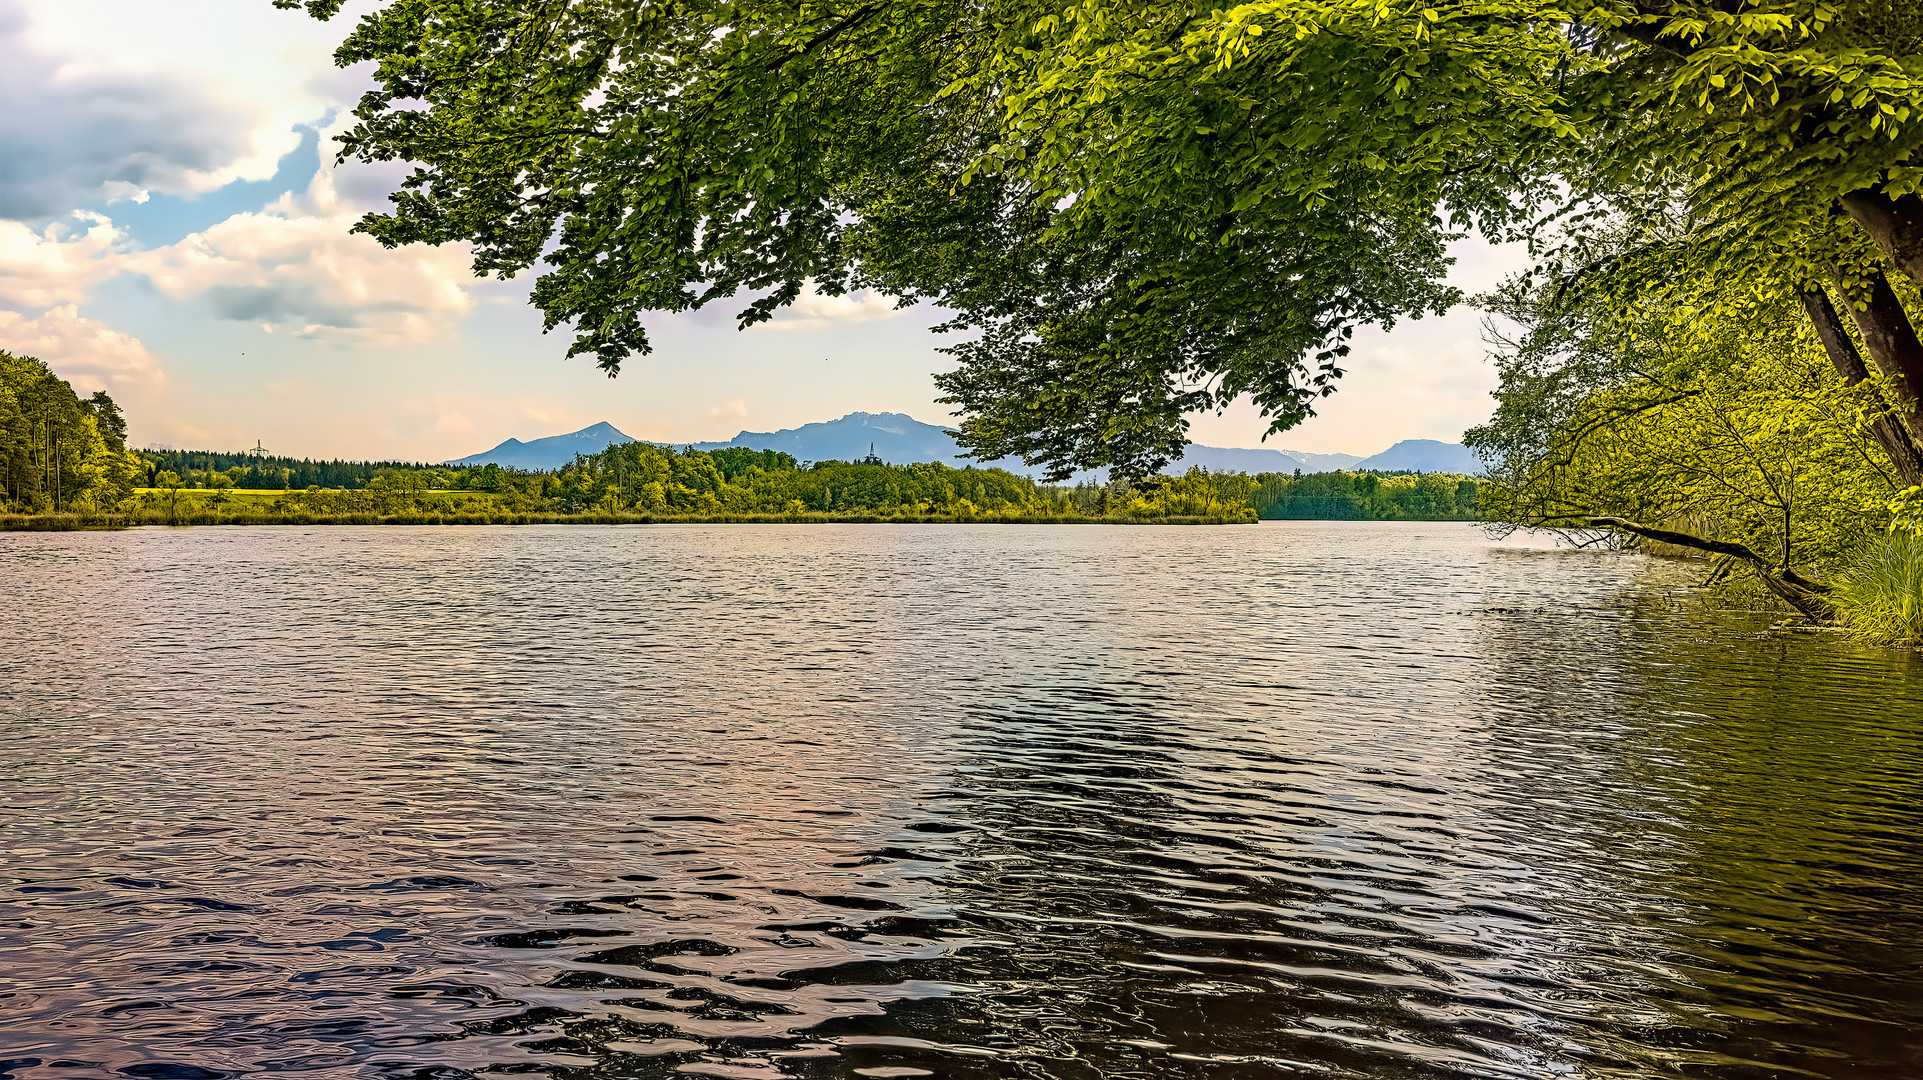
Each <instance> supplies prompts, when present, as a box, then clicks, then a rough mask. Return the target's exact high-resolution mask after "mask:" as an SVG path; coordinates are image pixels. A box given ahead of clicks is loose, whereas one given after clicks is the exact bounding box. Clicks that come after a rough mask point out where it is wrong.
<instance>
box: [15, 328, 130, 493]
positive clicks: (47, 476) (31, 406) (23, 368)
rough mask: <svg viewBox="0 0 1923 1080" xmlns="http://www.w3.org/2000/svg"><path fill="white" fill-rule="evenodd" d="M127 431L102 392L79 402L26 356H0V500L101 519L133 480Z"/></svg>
mask: <svg viewBox="0 0 1923 1080" xmlns="http://www.w3.org/2000/svg"><path fill="white" fill-rule="evenodd" d="M141 473H142V469H141V462H140V459H139V458H137V457H135V456H134V455H133V454H130V453H128V451H127V424H126V420H125V418H123V417H122V416H121V415H120V409H119V408H118V407H117V406H115V405H114V402H113V399H112V398H110V397H108V396H107V393H106V392H105V391H97V392H95V393H94V394H93V395H92V396H90V397H87V398H81V397H80V396H79V395H77V394H75V393H74V390H73V387H72V386H70V385H69V384H68V383H67V381H66V380H64V379H62V378H60V377H59V376H57V375H55V374H54V373H53V372H52V371H50V370H48V368H47V365H45V364H43V363H41V362H40V361H39V360H36V359H34V358H33V357H30V356H15V355H14V354H12V353H10V352H6V351H4V350H0V484H4V488H3V489H0V498H4V501H5V505H6V507H7V508H9V509H12V510H14V511H16V512H24V513H34V514H76V515H79V514H101V513H107V512H110V511H112V510H113V509H114V508H116V507H119V506H121V505H122V504H124V503H125V502H126V501H127V500H128V499H129V498H130V497H131V496H132V495H133V492H134V488H135V487H136V486H137V485H138V483H139V478H140V476H141Z"/></svg>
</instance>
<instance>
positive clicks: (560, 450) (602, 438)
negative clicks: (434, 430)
mask: <svg viewBox="0 0 1923 1080" xmlns="http://www.w3.org/2000/svg"><path fill="white" fill-rule="evenodd" d="M633 441H634V439H633V438H632V437H631V436H628V435H625V434H623V433H622V432H621V429H620V428H617V427H615V426H614V425H613V424H610V423H608V422H607V421H606V420H603V421H601V422H599V423H595V424H589V425H588V426H587V427H584V428H582V429H581V430H579V431H570V432H568V433H567V434H566V435H549V436H548V437H547V438H545V439H529V440H528V441H527V442H522V441H521V440H519V439H509V440H507V441H506V442H503V443H502V444H500V445H499V446H496V447H495V448H494V449H492V450H488V451H485V452H483V453H479V454H470V455H468V456H467V457H464V458H457V459H455V460H453V461H450V462H448V464H449V465H505V466H507V467H509V468H513V469H530V470H535V469H558V468H560V467H561V466H563V465H566V464H567V463H568V462H570V461H573V460H574V455H576V454H595V453H599V452H601V451H602V450H605V449H607V448H608V447H610V446H614V445H616V444H618V443H631V442H633Z"/></svg>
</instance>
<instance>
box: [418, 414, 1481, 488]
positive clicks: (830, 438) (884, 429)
mask: <svg viewBox="0 0 1923 1080" xmlns="http://www.w3.org/2000/svg"><path fill="white" fill-rule="evenodd" d="M634 441H635V439H634V438H633V437H632V436H629V435H626V434H624V433H622V432H621V431H620V430H619V429H617V428H616V427H615V426H614V425H613V424H610V423H607V422H606V421H603V422H601V423H599V424H595V425H593V426H592V427H585V428H582V429H581V430H580V431H576V432H573V433H571V434H567V435H551V436H549V437H547V438H545V439H534V440H531V441H529V442H522V441H521V440H519V439H509V440H508V441H506V442H504V443H502V444H501V445H499V446H497V447H495V448H494V449H492V450H489V451H487V452H485V453H480V454H472V455H470V456H468V457H464V458H460V459H458V460H455V461H450V462H448V464H450V465H486V464H490V463H492V464H496V465H502V466H507V467H512V468H516V469H530V470H533V469H558V468H560V467H561V466H563V465H566V464H567V463H568V462H570V461H573V460H574V455H576V454H592V453H595V452H597V451H599V450H602V449H604V448H606V447H608V446H611V445H615V444H618V443H630V442H634ZM677 445H678V444H677ZM692 445H693V446H694V448H695V449H696V450H720V449H722V448H724V447H730V446H742V447H747V448H749V449H752V450H781V451H784V452H786V453H789V454H793V455H794V456H795V457H796V458H798V459H800V460H802V461H854V460H857V459H859V458H863V457H866V456H868V454H869V452H870V448H871V447H872V448H873V452H874V454H875V455H876V456H877V457H880V458H881V459H882V460H883V461H890V462H894V463H897V464H905V463H908V462H912V461H939V462H943V463H944V464H949V465H955V466H961V465H978V464H983V463H981V462H976V461H973V460H971V459H968V458H964V457H962V456H961V450H960V448H959V447H957V446H956V445H955V440H954V439H953V438H951V437H950V436H949V434H948V432H947V431H946V430H945V429H943V428H942V427H940V426H938V425H935V424H924V423H922V422H921V421H919V420H917V419H915V418H914V417H912V416H908V415H906V414H903V413H865V412H856V413H849V414H848V415H847V416H844V417H842V418H841V419H839V420H827V421H824V422H822V423H818V424H803V425H802V426H801V427H798V428H784V429H783V430H781V431H744V432H742V433H741V434H739V435H736V436H735V437H734V438H732V439H729V440H728V441H727V442H700V443H694V444H692ZM986 464H987V465H990V466H995V467H998V468H1004V469H1008V470H1009V471H1011V472H1028V471H1030V470H1029V468H1028V466H1026V465H1024V464H1023V463H1022V462H1021V460H1020V459H1017V458H1007V459H1004V460H1001V461H991V462H987V463H986ZM1193 465H1200V466H1203V467H1204V468H1207V469H1208V470H1209V471H1211V472H1248V473H1257V472H1293V471H1295V470H1296V469H1301V470H1302V471H1303V472H1305V473H1311V472H1329V471H1331V470H1334V469H1380V470H1382V471H1384V472H1396V471H1421V472H1453V473H1471V474H1475V473H1481V472H1482V463H1481V462H1479V461H1477V460H1476V458H1475V455H1474V454H1471V453H1470V452H1469V451H1468V449H1467V448H1465V447H1462V446H1458V445H1456V444H1455V443H1444V442H1437V441H1435V440H1433V439H1405V440H1403V441H1402V442H1399V443H1397V444H1395V445H1394V446H1392V447H1390V448H1389V449H1387V450H1384V451H1383V452H1382V453H1380V454H1377V455H1375V456H1374V457H1368V458H1360V457H1356V456H1355V455H1354V454H1310V453H1303V452H1301V451H1296V450H1240V449H1234V448H1229V447H1221V446H1202V445H1200V444H1199V443H1190V444H1189V446H1188V450H1187V451H1185V452H1184V453H1183V455H1182V458H1181V460H1179V461H1177V462H1175V463H1173V464H1171V465H1170V466H1169V467H1168V470H1167V471H1169V472H1181V471H1183V470H1185V469H1187V468H1189V467H1190V466H1193Z"/></svg>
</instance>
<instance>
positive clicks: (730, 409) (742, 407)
mask: <svg viewBox="0 0 1923 1080" xmlns="http://www.w3.org/2000/svg"><path fill="white" fill-rule="evenodd" d="M708 415H709V416H730V417H734V418H735V419H737V420H741V419H746V418H747V415H748V403H747V402H746V401H743V400H742V399H740V398H735V399H734V400H733V401H728V402H723V403H722V404H720V405H716V406H715V407H714V408H712V409H709V410H708Z"/></svg>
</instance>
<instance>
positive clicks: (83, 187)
mask: <svg viewBox="0 0 1923 1080" xmlns="http://www.w3.org/2000/svg"><path fill="white" fill-rule="evenodd" d="M28 30H29V25H28V19H27V17H26V15H25V13H24V10H23V8H22V6H21V4H20V3H19V2H18V0H0V101H5V102H6V103H7V104H6V107H5V108H4V109H0V146H4V147H5V148H6V152H5V153H4V154H0V218H11V219H17V220H43V219H46V218H50V217H54V216H57V215H60V214H64V213H66V212H68V211H70V210H72V209H73V208H74V207H76V206H79V205H81V204H84V203H87V202H92V201H95V200H98V199H108V200H123V199H134V200H142V199H145V198H146V195H147V193H148V192H150V191H160V192H165V193H168V194H175V195H193V194H197V193H200V192H205V191H211V190H213V189H215V188H218V187H221V186H222V185H225V184H228V183H231V182H232V181H234V180H236V179H242V178H246V179H264V178H265V177H268V176H272V175H273V173H274V169H275V165H276V163H277V162H278V161H279V160H280V158H281V157H282V156H283V155H285V154H286V153H288V152H289V151H291V150H292V149H294V147H295V146H296V145H298V142H299V136H298V135H297V134H296V133H295V132H293V131H292V130H290V125H288V124H286V123H284V122H281V121H280V120H279V119H277V118H276V117H274V116H273V115H272V110H269V109H267V108H265V107H263V106H262V105H260V104H259V103H258V102H257V101H255V100H252V99H249V98H248V97H246V96H244V95H240V94H224V95H223V94H221V93H220V92H219V91H218V90H217V89H216V88H215V87H213V86H211V85H209V84H207V83H206V82H205V81H204V80H202V79H199V78H196V77H194V76H192V75H189V74H186V73H184V72H174V73H170V74H166V75H158V74H140V73H130V72H125V71H118V70H114V69H112V68H109V67H106V66H103V65H101V64H98V63H95V62H91V61H88V60H82V59H79V58H76V57H74V56H72V55H70V54H69V53H67V52H66V51H65V50H60V49H58V48H57V47H52V46H49V45H47V44H45V43H44V42H42V41H40V40H38V39H36V38H35V37H34V36H33V35H31V34H30V33H29V32H28Z"/></svg>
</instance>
